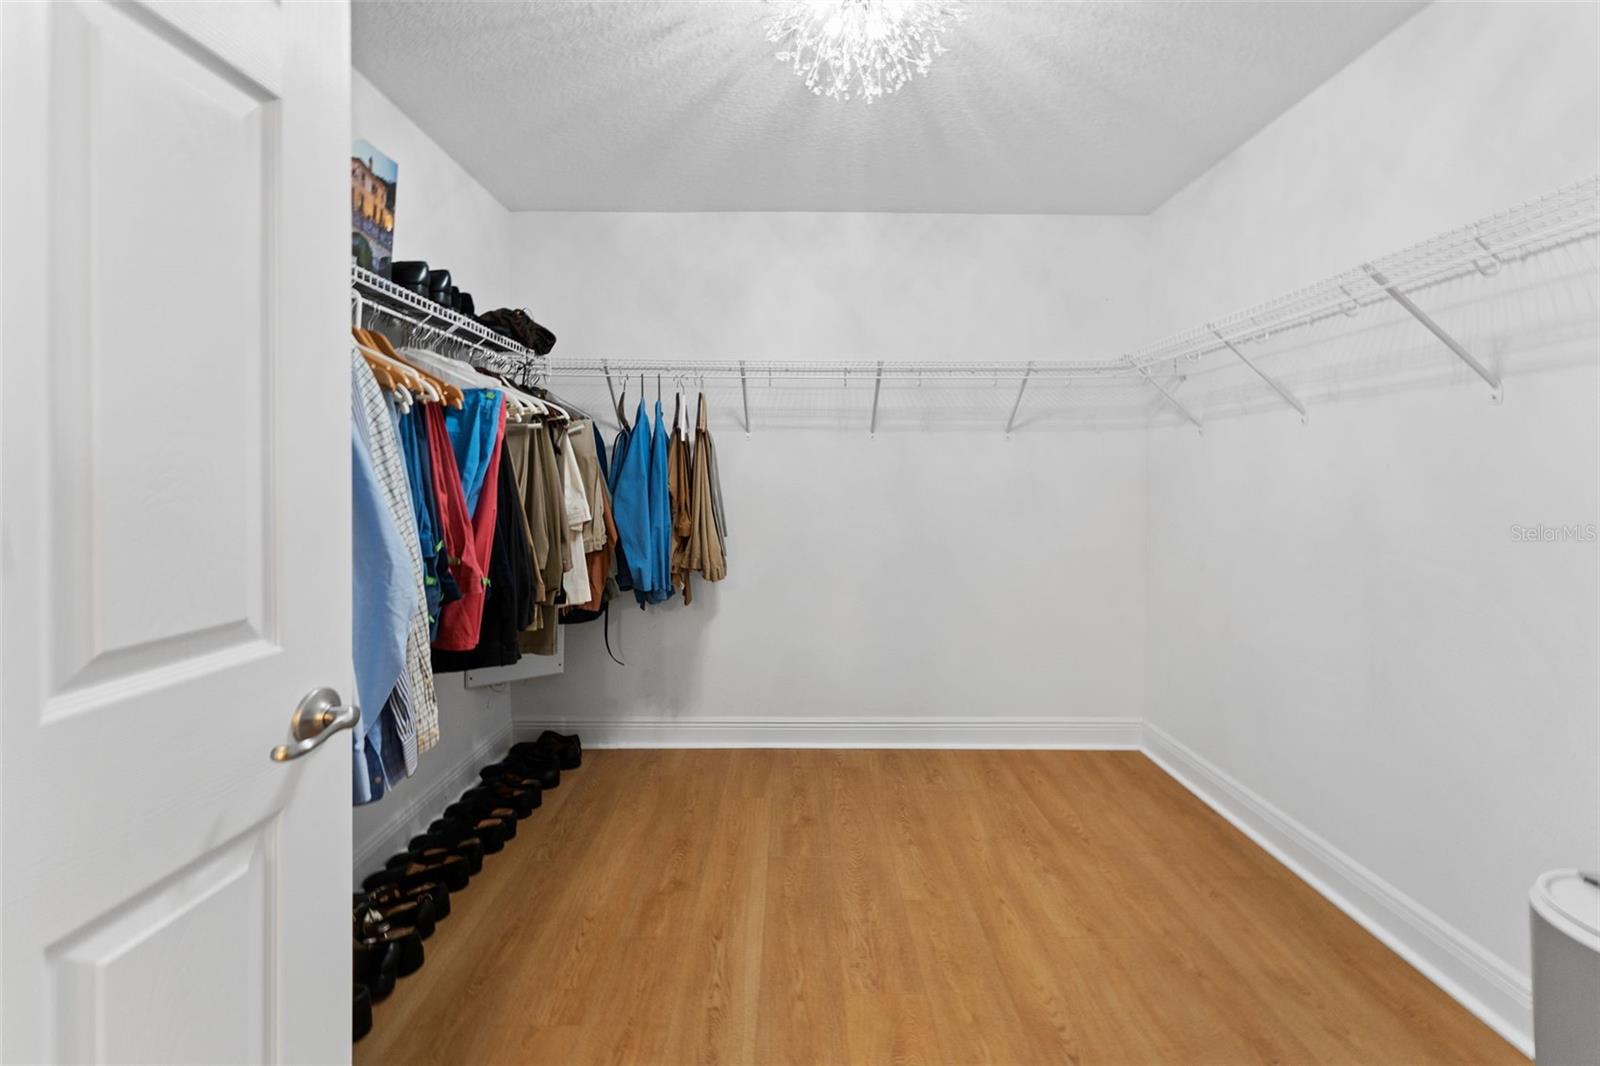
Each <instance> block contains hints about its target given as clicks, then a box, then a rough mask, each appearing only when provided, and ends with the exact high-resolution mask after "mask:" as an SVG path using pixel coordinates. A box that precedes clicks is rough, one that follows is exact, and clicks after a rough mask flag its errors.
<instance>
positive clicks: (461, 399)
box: [361, 330, 467, 411]
mask: <svg viewBox="0 0 1600 1066" xmlns="http://www.w3.org/2000/svg"><path fill="white" fill-rule="evenodd" d="M361 332H362V333H364V334H366V335H367V336H368V337H370V338H371V343H372V346H373V347H374V348H376V349H377V350H378V351H379V352H381V353H382V354H383V355H385V356H386V357H388V358H389V359H392V360H394V361H395V362H397V363H399V364H401V365H402V366H404V367H405V368H406V369H407V370H409V371H411V373H413V374H416V375H417V376H418V377H419V378H421V379H422V380H423V381H426V382H427V383H428V384H429V385H430V386H431V387H432V388H433V389H434V390H435V391H436V392H438V394H439V396H440V398H441V399H442V400H443V402H445V403H447V404H449V405H450V406H452V407H454V408H455V409H456V410H458V411H459V410H460V409H461V408H462V407H464V406H466V401H467V398H466V395H465V394H464V393H463V392H462V391H461V389H460V388H459V387H457V386H455V385H452V384H451V383H450V382H448V381H445V380H444V379H443V378H440V377H437V376H435V375H433V374H431V373H429V372H428V371H427V370H425V369H424V368H422V367H419V366H417V365H416V364H415V363H413V362H411V361H410V360H409V359H407V358H406V357H405V356H403V355H401V354H400V353H399V352H398V351H396V350H395V346H394V345H393V344H390V343H389V338H388V337H385V336H384V335H383V334H381V333H375V332H372V331H369V330H362V331H361Z"/></svg>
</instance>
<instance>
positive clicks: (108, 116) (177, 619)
mask: <svg viewBox="0 0 1600 1066" xmlns="http://www.w3.org/2000/svg"><path fill="white" fill-rule="evenodd" d="M348 64H349V40H348V11H347V10H346V9H345V7H344V6H343V5H342V4H338V3H299V2H290V3H283V4H277V3H271V2H265V0H262V2H249V3H225V2H199V3H175V4H165V3H163V4H150V5H146V4H111V3H103V2H98V0H96V2H90V0H83V2H79V0H64V2H60V3H52V4H45V3H10V4H3V5H0V118H3V122H0V848H3V853H0V854H3V859H0V1058H3V1059H4V1060H6V1061H30V1062H31V1061H115V1062H125V1061H150V1062H184V1061H195V1062H233V1061H240V1062H258V1061H320V1062H327V1061H337V1060H341V1059H344V1058H346V1057H347V1056H348V1054H349V1029H348V1025H349V1016H348V1013H347V1008H346V1007H345V1005H344V997H345V995H346V994H347V992H348V989H349V960H348V956H347V954H346V952H347V950H348V948H347V943H348V942H347V940H346V939H345V938H346V937H348V935H349V934H348V931H347V925H346V920H345V918H344V917H343V914H344V906H343V902H344V899H345V895H344V893H345V892H347V891H348V884H349V867H350V862H349V851H350V829H349V826H350V809H349V807H350V795H349V793H350V782H349V775H350V756H349V748H348V744H347V743H339V742H334V743H329V744H326V745H324V746H323V747H322V748H321V749H319V750H318V751H317V752H316V753H315V754H314V755H312V756H310V757H308V758H304V759H300V760H298V761H295V762H292V763H287V764H277V763H273V762H271V761H269V760H268V758H267V752H268V750H269V749H270V748H271V747H272V746H273V745H274V744H277V743H280V742H282V741H284V740H285V739H287V725H288V720H289V715H290V713H291V712H292V710H293V709H294V707H295V705H296V703H297V702H298V701H299V699H300V698H301V696H303V695H304V694H305V693H306V692H307V691H309V690H310V689H312V688H315V687H317V686H319V685H332V686H334V687H335V688H337V689H338V690H339V691H340V692H341V693H342V694H344V695H345V696H347V697H353V696H354V692H353V681H352V678H351V673H350V613H349V612H350V608H349V588H350V578H349V558H350V544H349V532H348V530H349V510H348V508H349V502H348V498H349V468H348V465H347V464H348V461H349V459H348V456H349V400H348V360H347V355H346V352H345V350H344V348H343V347H342V344H343V343H344V342H343V341H342V340H341V338H343V337H344V336H345V325H346V322H345V320H346V317H347V297H346V292H347V287H348V273H347V270H348V267H347V264H346V258H347V255H348V240H347V237H346V229H347V227H348V218H347V217H346V211H347V209H346V201H347V197H346V192H345V187H344V181H345V157H346V156H347V155H348V146H349V135H348V113H349V102H348V79H349V65H348ZM340 739H342V738H340Z"/></svg>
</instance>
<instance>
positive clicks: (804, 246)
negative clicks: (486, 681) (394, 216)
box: [513, 213, 1145, 739]
mask: <svg viewBox="0 0 1600 1066" xmlns="http://www.w3.org/2000/svg"><path fill="white" fill-rule="evenodd" d="M514 217H515V223H514V225H515V231H514V232H515V240H514V247H513V276H514V278H515V281H516V285H517V288H518V290H519V291H522V292H526V293H527V294H528V296H529V299H530V301H531V302H532V306H533V309H534V313H535V314H536V315H539V316H543V317H547V318H548V320H549V322H550V324H551V326H552V327H553V328H554V329H555V331H556V332H557V334H558V335H559V336H560V338H561V340H560V343H559V345H558V347H557V349H556V356H557V357H559V356H560V355H561V354H562V353H563V352H571V353H573V354H574V355H580V356H583V357H587V358H597V357H603V356H610V357H617V358H638V357H645V356H671V355H681V356H695V357H700V358H725V359H741V358H750V359H759V358H790V359H805V358H833V359H845V358H866V357H868V356H871V357H874V358H877V357H882V358H885V359H928V358H952V359H953V358H962V357H965V358H985V359H1030V358H1041V359H1042V358H1060V357H1063V356H1067V357H1077V358H1085V357H1087V356H1088V353H1092V352H1101V351H1103V350H1104V349H1105V348H1106V347H1107V346H1109V345H1110V344H1112V343H1113V340H1114V338H1116V337H1117V336H1119V335H1120V334H1122V333H1124V332H1125V331H1126V329H1127V328H1128V325H1129V323H1130V322H1131V321H1133V320H1134V319H1136V318H1137V317H1138V315H1139V314H1141V313H1142V309H1143V300H1144V293H1145V287H1144V285H1143V283H1142V281H1143V279H1142V271H1143V269H1144V262H1145V260H1144V255H1143V240H1144V225H1143V222H1142V221H1141V220H1137V219H1133V220H1129V219H1100V218H1068V217H1030V218H1017V217H1007V216H961V215H852V214H634V215H629V214H581V213H575V214H566V213H556V214H550V213H530V214H518V215H516V216H514ZM557 386H558V388H559V389H560V391H561V392H562V393H563V394H564V395H570V398H573V399H576V400H579V401H580V402H583V403H586V404H589V405H591V409H596V410H597V409H599V408H603V407H604V406H605V401H604V397H605V395H606V392H605V386H604V385H603V384H598V383H595V382H593V381H590V382H588V383H581V382H575V381H560V380H558V382H557ZM649 387H650V392H651V395H652V397H653V394H654V388H655V385H654V382H653V381H652V382H650V383H649ZM669 389H670V384H669ZM1014 390H1015V385H1014V383H1006V384H1005V385H1003V386H1000V387H996V388H992V389H990V390H985V396H984V397H983V401H982V403H981V404H980V405H978V406H977V407H975V408H974V409H972V410H966V411H962V412H957V415H958V418H957V419H956V422H957V423H960V422H961V420H962V418H965V419H966V423H967V428H964V429H958V430H955V431H951V426H950V424H948V423H945V422H943V421H942V420H932V419H929V418H928V417H926V416H927V415H928V410H929V407H930V406H931V405H934V404H937V403H939V402H941V398H940V396H939V395H938V388H937V383H936V382H933V381H929V382H927V383H925V386H924V387H923V388H921V389H918V388H917V387H916V386H914V385H911V386H907V387H902V388H897V389H890V388H887V387H886V389H885V398H884V401H883V406H884V415H883V417H882V418H881V420H880V432H879V434H878V436H877V439H875V440H869V439H868V438H867V432H866V430H867V421H868V413H867V407H868V404H869V398H870V394H871V385H870V382H867V381H863V382H861V385H860V388H859V389H856V390H853V391H852V392H850V393H842V392H840V391H839V390H837V389H833V388H829V389H827V390H816V389H812V390H807V389H804V388H799V389H790V390H785V389H781V388H778V389H773V388H768V387H767V386H766V384H765V383H764V382H756V383H754V384H752V386H751V405H752V412H751V413H752V420H753V422H754V433H753V435H752V436H751V437H750V439H748V440H746V438H745V436H744V434H743V433H742V432H741V431H740V428H739V422H740V418H741V413H740V412H741V408H740V399H739V392H738V389H737V387H733V388H727V387H722V388H718V389H714V390H712V391H711V396H712V400H713V408H712V419H713V421H712V425H713V430H714V432H716V433H717V434H718V437H717V439H718V446H719V449H720V455H721V467H722V479H723V488H724V492H725V496H726V498H727V509H728V522H729V527H730V536H729V553H730V559H729V571H730V576H729V578H728V580H727V581H726V582H725V583H723V584H722V585H720V586H717V587H712V588H705V589H704V591H703V593H702V598H701V599H700V600H698V601H697V602H696V603H695V604H694V605H693V606H691V607H688V608H682V607H673V608H667V609H664V610H663V609H656V610H652V611H651V612H650V613H648V614H645V615H641V614H640V612H639V611H638V610H637V609H636V608H633V607H627V606H624V607H620V608H619V609H616V610H614V611H613V618H614V622H620V625H621V629H620V637H621V640H620V644H621V647H622V651H623V658H625V659H626V661H627V663H628V666H627V667H626V668H623V667H618V666H616V665H615V664H613V663H611V662H610V660H609V659H608V658H607V657H606V655H605V652H604V650H603V647H602V644H601V633H600V630H599V627H598V625H590V626H583V627H576V629H575V630H569V631H568V645H567V655H566V663H567V666H566V674H565V676H563V677H560V678H553V679H548V680H542V681H537V682H531V683H529V684H526V685H519V686H518V687H517V689H516V690H515V692H514V697H513V698H514V700H515V703H516V706H515V711H514V713H515V714H516V715H517V716H518V717H519V718H527V719H542V720H548V719H553V718H567V719H569V720H573V721H579V722H582V721H589V722H591V723H592V722H595V721H606V720H612V721H615V720H618V719H627V720H634V721H638V720H655V719H663V718H666V719H673V720H675V721H679V722H683V721H690V722H695V723H699V724H701V725H705V724H707V723H726V722H727V720H729V719H737V720H739V721H740V722H748V723H749V729H750V730H754V731H755V732H756V733H757V734H759V735H761V736H768V737H770V736H772V735H773V734H771V733H770V731H766V732H763V727H770V726H772V725H774V724H776V723H777V722H778V721H780V720H787V719H852V720H854V721H855V722H856V723H857V724H859V723H860V722H861V720H863V719H873V718H894V719H897V720H899V721H900V722H902V723H908V722H914V721H915V720H918V719H922V720H942V721H945V722H949V721H954V720H966V721H968V722H971V721H974V720H976V721H983V720H985V719H991V718H996V717H1004V718H1027V719H1035V720H1044V721H1046V722H1051V723H1058V722H1061V721H1063V720H1067V719H1075V718H1077V719H1081V718H1101V717H1113V718H1125V719H1136V718H1137V716H1138V715H1139V714H1140V709H1141V706H1142V701H1143V691H1142V685H1143V674H1144V663H1143V633H1144V617H1143V602H1144V593H1143V573H1144V562H1143V558H1144V545H1143V535H1144V534H1143V530H1144V516H1143V509H1144V496H1143V492H1142V489H1141V485H1142V478H1143V468H1144V444H1143V438H1142V434H1140V433H1138V432H1128V431H1117V430H1103V429H1102V430H1096V429H1083V428H1079V429H1069V428H1066V427H1064V426H1063V425H1058V424H1041V423H1040V422H1032V423H1029V424H1027V425H1025V426H1024V427H1023V428H1022V429H1021V430H1020V431H1019V432H1018V433H1017V435H1016V436H1015V437H1014V439H1012V440H1010V441H1008V440H1006V439H1005V438H1004V435H1003V433H1002V429H1003V427H1004V425H1005V420H1006V414H1007V411H1008V409H1009V407H1010V405H1011V403H1012V400H1013V398H1014V395H1015V392H1014ZM971 391H972V390H970V389H968V390H965V394H966V395H970V394H971ZM636 395H637V380H635V383H634V385H633V387H632V388H631V389H630V396H636ZM946 395H948V394H946ZM1056 400H1057V397H1056V396H1054V395H1053V394H1051V393H1050V392H1049V390H1046V389H1044V388H1040V389H1039V390H1038V391H1037V392H1034V393H1031V394H1030V402H1031V403H1032V404H1033V407H1032V409H1031V412H1032V413H1031V414H1029V412H1028V411H1026V410H1025V415H1027V416H1028V417H1034V416H1040V415H1044V414H1045V413H1046V412H1047V411H1048V410H1049V409H1050V408H1051V407H1052V405H1054V404H1055V403H1056ZM630 411H631V406H630ZM935 423H937V425H943V426H944V429H943V430H940V429H939V428H937V425H936V424H935ZM1046 423H1048V420H1046ZM751 720H753V721H751ZM590 728H591V735H592V734H593V729H594V726H592V725H591V727H590ZM913 728H915V726H913ZM824 731H825V732H826V730H824ZM704 735H707V736H711V737H716V736H728V735H748V730H747V731H746V734H740V733H739V732H738V731H737V730H735V732H734V733H733V734H729V733H726V732H724V733H708V734H704ZM968 735H970V734H968ZM1051 735H1053V736H1055V737H1057V738H1058V739H1059V738H1060V737H1061V736H1062V734H1061V733H1060V732H1056V733H1053V734H1051ZM1129 735H1130V736H1131V735H1132V734H1131V733H1130V734H1129Z"/></svg>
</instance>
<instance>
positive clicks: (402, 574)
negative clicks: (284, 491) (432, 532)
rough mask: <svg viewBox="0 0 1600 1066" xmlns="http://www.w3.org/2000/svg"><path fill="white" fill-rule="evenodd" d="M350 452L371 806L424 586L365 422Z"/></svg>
mask: <svg viewBox="0 0 1600 1066" xmlns="http://www.w3.org/2000/svg"><path fill="white" fill-rule="evenodd" d="M357 402H359V400H358V401H357ZM350 451H351V455H350V460H351V461H350V471H351V494H350V512H351V515H350V517H351V533H352V539H351V548H352V551H351V560H350V561H351V592H352V606H353V611H352V617H351V621H352V623H353V626H352V633H351V636H352V643H351V647H352V651H353V653H354V658H355V674H356V699H357V700H358V701H359V703H360V705H361V721H360V723H359V724H358V725H357V726H356V734H357V735H356V737H355V740H354V744H355V765H354V767H353V771H352V772H353V781H352V784H353V798H354V801H355V802H356V803H368V802H371V801H372V800H375V799H377V798H379V797H380V796H382V795H383V771H382V766H381V755H382V751H383V731H382V729H380V728H379V716H380V715H381V714H382V712H383V705H384V704H385V703H386V702H388V699H389V694H390V693H391V692H393V691H394V687H395V685H396V683H397V682H399V680H400V675H401V674H402V673H403V672H404V670H405V668H406V634H407V633H408V632H409V630H410V628H411V616H412V613H413V612H415V611H416V609H417V587H416V579H415V575H413V574H412V572H411V558H410V554H409V553H408V552H407V551H406V544H405V541H403V540H401V539H400V538H401V532H400V530H399V528H398V527H397V526H396V525H395V520H394V513H393V512H392V511H391V510H390V509H389V505H388V502H387V501H386V500H385V498H384V495H383V486H382V485H381V484H379V482H378V474H377V470H376V469H375V468H374V466H373V463H372V453H371V451H370V450H369V449H368V447H367V441H366V438H365V436H364V435H363V434H362V432H361V424H360V421H359V419H358V420H357V421H356V422H355V423H353V424H352V425H351V427H350Z"/></svg>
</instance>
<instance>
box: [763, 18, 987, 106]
mask: <svg viewBox="0 0 1600 1066" xmlns="http://www.w3.org/2000/svg"><path fill="white" fill-rule="evenodd" d="M965 17H966V12H965V11H964V10H963V9H962V5H961V4H959V3H955V2H950V0H779V3H778V12H777V14H775V15H773V16H772V17H771V18H770V19H769V20H768V22H767V40H769V41H771V42H772V43H773V44H776V45H778V46H779V50H778V59H779V61H781V62H784V63H788V64H789V65H790V66H792V67H793V68H794V72H795V73H796V74H798V75H799V76H800V77H802V78H804V79H805V82H806V88H808V89H810V90H811V91H812V92H813V93H816V94H817V95H818V96H831V97H833V98H834V99H835V100H848V99H850V98H851V97H853V96H854V97H865V98H866V99H867V101H868V102H869V103H870V102H871V101H872V100H873V99H875V98H876V97H879V96H887V95H888V94H890V93H892V92H896V91H898V90H899V89H900V87H901V86H902V85H904V84H905V83H906V82H908V81H910V80H911V76H912V75H913V74H922V75H926V74H927V73H928V68H929V67H931V66H932V65H933V60H934V57H936V56H940V55H943V54H944V53H945V52H947V51H949V49H947V48H945V47H944V46H943V45H942V44H940V43H939V37H940V36H941V35H942V34H944V33H947V32H949V30H950V28H951V27H952V26H954V25H955V24H956V23H958V22H960V21H961V20H962V19H964V18H965Z"/></svg>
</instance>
